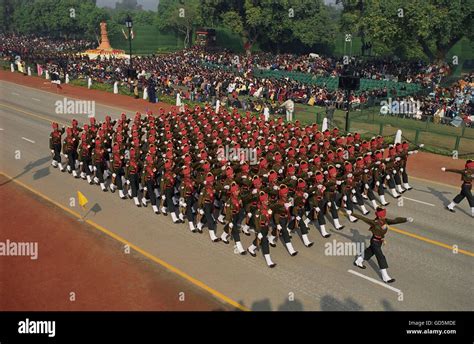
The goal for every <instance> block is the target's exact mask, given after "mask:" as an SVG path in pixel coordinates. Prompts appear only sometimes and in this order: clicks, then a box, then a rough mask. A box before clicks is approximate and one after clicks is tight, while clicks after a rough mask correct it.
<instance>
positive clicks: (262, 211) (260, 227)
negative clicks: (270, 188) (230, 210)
mask: <svg viewBox="0 0 474 344" xmlns="http://www.w3.org/2000/svg"><path fill="white" fill-rule="evenodd" d="M272 213H273V211H272V209H271V208H270V207H269V205H268V194H266V193H265V192H264V191H260V192H259V194H258V205H257V207H256V209H255V214H254V218H255V220H254V223H255V234H256V237H255V239H254V241H253V242H252V245H250V246H249V247H248V248H247V251H248V252H249V253H250V255H251V256H252V257H256V256H257V254H256V253H255V250H256V249H257V248H258V247H261V248H262V253H263V257H264V258H265V262H266V263H267V266H268V267H270V268H274V267H275V266H276V264H275V263H274V262H273V261H272V259H271V257H270V245H269V243H268V238H267V235H268V226H269V224H270V218H271V215H272Z"/></svg>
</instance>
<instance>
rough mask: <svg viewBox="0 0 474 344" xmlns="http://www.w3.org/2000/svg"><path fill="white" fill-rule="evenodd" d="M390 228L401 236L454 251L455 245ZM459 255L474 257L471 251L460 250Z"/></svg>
mask: <svg viewBox="0 0 474 344" xmlns="http://www.w3.org/2000/svg"><path fill="white" fill-rule="evenodd" d="M389 228H390V230H392V231H394V232H397V233H399V234H403V235H407V236H409V237H412V238H415V239H418V240H421V241H424V242H427V243H429V244H432V245H436V246H439V247H443V248H447V249H448V250H450V251H453V245H448V244H445V243H442V242H440V241H436V240H433V239H428V238H425V237H424V236H421V235H418V234H413V233H410V232H407V231H404V230H403V229H400V228H396V227H393V226H389ZM458 253H462V254H465V255H466V256H471V257H474V253H473V252H471V251H467V250H461V249H458Z"/></svg>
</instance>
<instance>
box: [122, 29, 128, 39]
mask: <svg viewBox="0 0 474 344" xmlns="http://www.w3.org/2000/svg"><path fill="white" fill-rule="evenodd" d="M122 33H123V36H124V37H125V39H128V36H127V34H126V33H125V31H124V30H123V28H122Z"/></svg>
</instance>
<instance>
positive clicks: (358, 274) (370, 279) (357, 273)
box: [347, 269, 402, 295]
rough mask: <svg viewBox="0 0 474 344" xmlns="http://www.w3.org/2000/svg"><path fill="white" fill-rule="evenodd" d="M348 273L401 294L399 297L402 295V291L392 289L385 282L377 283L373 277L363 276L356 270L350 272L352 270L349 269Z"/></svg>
mask: <svg viewBox="0 0 474 344" xmlns="http://www.w3.org/2000/svg"><path fill="white" fill-rule="evenodd" d="M347 272H349V273H351V274H353V275H356V276H359V277H362V278H365V279H366V280H367V281H370V282H373V283H375V284H378V285H381V286H382V287H385V288H387V289H390V290H392V291H394V292H396V293H397V294H399V295H400V294H402V291H401V290H400V289H397V288H394V287H392V286H390V285H388V284H386V283H385V282H380V281H377V280H376V279H373V278H372V277H368V276H366V275H363V274H361V273H359V272H357V271H354V270H350V269H349V270H347Z"/></svg>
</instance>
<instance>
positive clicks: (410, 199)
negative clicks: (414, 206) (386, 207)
mask: <svg viewBox="0 0 474 344" xmlns="http://www.w3.org/2000/svg"><path fill="white" fill-rule="evenodd" d="M402 198H404V199H407V200H409V201H412V202H417V203H421V204H425V205H429V206H430V207H435V205H434V204H432V203H428V202H423V201H419V200H417V199H413V198H408V197H405V196H402Z"/></svg>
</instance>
